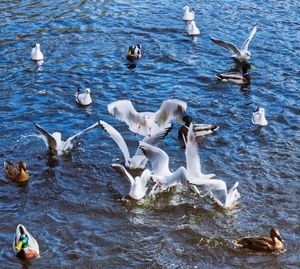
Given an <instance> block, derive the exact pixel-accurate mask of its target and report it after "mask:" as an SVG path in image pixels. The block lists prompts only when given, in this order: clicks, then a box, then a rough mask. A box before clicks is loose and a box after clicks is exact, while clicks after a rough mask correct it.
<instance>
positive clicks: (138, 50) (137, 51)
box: [126, 44, 142, 62]
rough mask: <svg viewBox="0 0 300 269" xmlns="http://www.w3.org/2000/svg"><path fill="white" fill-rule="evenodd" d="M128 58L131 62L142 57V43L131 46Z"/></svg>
mask: <svg viewBox="0 0 300 269" xmlns="http://www.w3.org/2000/svg"><path fill="white" fill-rule="evenodd" d="M126 58H127V60H129V61H131V62H133V61H135V60H138V59H140V58H142V45H140V44H138V45H135V46H130V47H129V49H128V52H127V56H126Z"/></svg>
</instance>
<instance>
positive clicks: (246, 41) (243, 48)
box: [241, 24, 257, 51]
mask: <svg viewBox="0 0 300 269" xmlns="http://www.w3.org/2000/svg"><path fill="white" fill-rule="evenodd" d="M256 30H257V24H256V25H255V26H254V27H253V29H252V30H251V32H250V33H249V35H248V36H247V38H246V39H245V41H244V43H243V45H242V47H241V50H244V51H247V50H248V46H249V43H250V41H251V40H252V38H253V36H254V35H255V33H256Z"/></svg>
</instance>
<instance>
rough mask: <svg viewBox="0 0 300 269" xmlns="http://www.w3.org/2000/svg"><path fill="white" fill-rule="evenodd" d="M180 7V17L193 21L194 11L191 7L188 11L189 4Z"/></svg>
mask: <svg viewBox="0 0 300 269" xmlns="http://www.w3.org/2000/svg"><path fill="white" fill-rule="evenodd" d="M182 9H183V10H184V14H183V18H182V19H183V20H184V21H193V20H194V19H195V11H194V10H193V9H192V11H190V8H189V6H184V7H183V8H182Z"/></svg>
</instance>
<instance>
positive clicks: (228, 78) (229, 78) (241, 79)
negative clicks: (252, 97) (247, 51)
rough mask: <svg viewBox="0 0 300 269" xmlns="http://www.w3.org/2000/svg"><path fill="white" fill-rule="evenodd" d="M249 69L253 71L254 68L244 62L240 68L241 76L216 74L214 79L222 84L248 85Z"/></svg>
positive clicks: (237, 74) (235, 73)
mask: <svg viewBox="0 0 300 269" xmlns="http://www.w3.org/2000/svg"><path fill="white" fill-rule="evenodd" d="M249 69H252V70H255V67H254V66H252V65H250V64H249V63H247V62H246V63H245V64H243V66H242V74H241V73H240V72H227V73H221V74H217V75H216V77H217V78H218V79H219V80H221V81H224V82H233V83H236V84H239V85H246V84H249V83H250V75H249V74H248V70H249Z"/></svg>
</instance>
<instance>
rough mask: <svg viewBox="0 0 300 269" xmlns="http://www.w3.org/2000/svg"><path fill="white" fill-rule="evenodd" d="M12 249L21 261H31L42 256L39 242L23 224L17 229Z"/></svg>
mask: <svg viewBox="0 0 300 269" xmlns="http://www.w3.org/2000/svg"><path fill="white" fill-rule="evenodd" d="M12 249H13V252H14V254H15V256H16V257H17V258H19V259H20V260H30V259H33V258H36V257H38V256H39V255H40V250H39V245H38V243H37V241H36V240H35V239H34V238H33V236H32V235H31V234H30V233H29V232H28V231H27V230H26V228H25V227H24V226H23V225H22V224H19V225H18V226H17V228H16V234H15V238H14V241H13V245H12Z"/></svg>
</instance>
